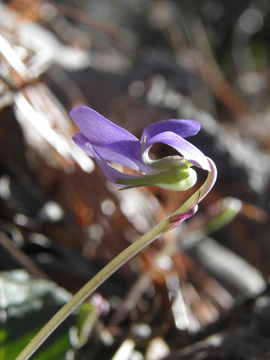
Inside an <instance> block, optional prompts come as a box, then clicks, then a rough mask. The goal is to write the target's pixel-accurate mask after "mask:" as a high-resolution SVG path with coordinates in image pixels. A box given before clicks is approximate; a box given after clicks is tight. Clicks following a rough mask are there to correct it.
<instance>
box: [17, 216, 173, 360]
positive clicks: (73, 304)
mask: <svg viewBox="0 0 270 360" xmlns="http://www.w3.org/2000/svg"><path fill="white" fill-rule="evenodd" d="M170 227H171V224H170V223H169V222H168V220H167V219H166V220H164V221H162V222H161V223H159V224H158V225H156V226H155V227H154V228H152V229H151V230H150V231H148V232H147V233H146V234H144V235H143V236H142V237H140V238H139V239H138V240H136V241H135V242H134V243H132V244H131V245H130V246H129V247H127V248H126V249H125V250H123V251H122V252H121V253H120V254H119V255H117V256H116V257H115V258H114V259H113V260H112V261H111V262H110V263H109V264H107V265H106V266H105V267H104V268H103V269H102V270H101V271H100V272H99V273H97V274H96V275H95V276H94V277H93V278H92V279H91V280H90V281H88V283H86V284H85V285H84V286H83V287H82V288H81V290H79V291H78V292H77V293H76V294H75V295H74V296H73V297H72V298H71V300H70V301H69V302H68V303H67V304H65V305H64V306H63V307H62V308H61V309H60V310H59V311H58V312H57V313H56V314H55V315H54V316H53V317H52V318H51V319H50V320H49V321H48V323H47V324H46V325H45V326H44V327H43V328H42V329H41V330H40V332H39V333H38V334H37V335H36V336H35V337H34V338H33V339H32V341H31V342H30V343H29V344H28V345H27V346H26V347H25V348H24V350H23V351H22V352H21V353H20V354H19V355H18V357H17V358H16V360H27V359H29V357H30V356H31V355H32V354H33V353H34V352H35V351H36V350H37V349H38V348H39V347H40V345H41V344H42V343H43V342H44V341H45V340H46V339H47V338H48V337H49V335H50V334H51V333H52V332H53V331H54V330H55V329H56V328H57V327H58V326H59V325H60V324H61V323H62V322H63V321H64V320H65V319H66V318H67V317H68V316H69V315H70V314H71V313H72V312H73V311H74V310H75V309H76V308H77V307H78V306H79V305H80V304H81V303H82V302H83V301H84V300H85V299H86V298H87V297H88V296H89V295H91V294H92V293H93V291H95V290H96V289H97V288H98V287H99V286H100V285H101V284H102V283H103V282H104V281H105V280H106V279H107V278H108V277H109V276H110V275H112V274H113V273H114V272H115V271H116V270H117V269H119V267H121V266H122V265H123V264H125V263H126V262H127V261H128V260H129V259H130V258H131V257H133V256H134V255H136V254H137V253H138V252H140V251H141V250H142V249H143V248H144V247H146V246H147V245H149V244H150V243H151V242H152V241H154V240H155V239H156V238H157V237H158V236H159V235H160V234H162V233H163V232H165V231H167V230H169V228H170Z"/></svg>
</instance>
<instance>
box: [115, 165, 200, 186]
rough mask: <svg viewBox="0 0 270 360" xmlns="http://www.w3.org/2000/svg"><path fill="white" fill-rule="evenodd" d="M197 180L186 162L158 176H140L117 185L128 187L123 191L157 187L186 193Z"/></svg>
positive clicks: (120, 181) (118, 181) (119, 181)
mask: <svg viewBox="0 0 270 360" xmlns="http://www.w3.org/2000/svg"><path fill="white" fill-rule="evenodd" d="M196 180H197V176H196V172H195V171H194V170H193V169H191V165H190V163H189V162H185V163H184V164H182V165H180V166H173V167H171V168H170V169H166V170H165V171H161V172H159V173H156V174H150V175H140V176H138V177H137V178H133V179H124V180H117V181H116V183H117V184H119V185H127V186H126V187H125V188H124V189H122V190H125V189H130V188H133V187H140V186H149V185H157V186H159V187H162V188H165V189H169V190H174V191H184V190H187V189H189V188H190V187H192V186H193V185H194V184H195V183H196Z"/></svg>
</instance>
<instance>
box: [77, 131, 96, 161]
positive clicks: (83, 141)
mask: <svg viewBox="0 0 270 360" xmlns="http://www.w3.org/2000/svg"><path fill="white" fill-rule="evenodd" d="M72 139H73V140H74V142H75V143H76V144H77V145H79V147H80V148H81V149H82V150H83V151H84V152H86V154H87V155H89V156H91V157H95V153H94V151H93V148H92V145H91V144H90V142H89V140H88V139H87V137H86V136H84V135H83V133H77V134H75V135H74V136H72Z"/></svg>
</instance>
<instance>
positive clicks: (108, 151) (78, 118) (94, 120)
mask: <svg viewBox="0 0 270 360" xmlns="http://www.w3.org/2000/svg"><path fill="white" fill-rule="evenodd" d="M70 116H71V118H72V120H73V121H74V122H75V123H76V124H77V126H78V127H79V128H80V129H81V131H82V133H80V135H76V136H75V139H74V140H75V142H76V143H77V144H78V145H79V146H80V147H81V148H82V149H83V150H85V148H88V143H89V144H91V146H92V147H93V148H95V149H96V150H97V151H98V153H99V155H100V156H101V157H102V158H104V159H105V160H108V161H115V162H117V163H120V164H123V165H125V166H128V167H130V168H132V169H136V170H138V169H141V170H144V169H145V165H144V164H143V163H142V160H141V144H140V142H139V140H138V139H137V138H136V137H135V136H134V135H132V134H130V133H129V132H128V131H127V130H125V129H123V128H121V127H120V126H118V125H115V124H114V123H112V122H111V121H109V120H108V119H106V118H105V117H103V116H102V115H100V114H99V113H98V112H96V111H94V110H92V109H91V108H89V107H87V106H78V107H76V108H74V109H73V110H72V111H71V113H70ZM82 135H83V136H82ZM87 153H88V154H89V155H90V156H92V155H91V151H90V153H89V151H88V152H87Z"/></svg>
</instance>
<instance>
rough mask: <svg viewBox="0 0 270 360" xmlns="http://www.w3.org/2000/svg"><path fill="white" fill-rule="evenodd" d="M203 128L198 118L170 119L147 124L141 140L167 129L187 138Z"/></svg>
mask: <svg viewBox="0 0 270 360" xmlns="http://www.w3.org/2000/svg"><path fill="white" fill-rule="evenodd" d="M200 129H201V124H200V123H199V122H198V121H196V120H186V119H170V120H163V121H158V122H156V123H153V124H151V125H149V126H147V127H146V128H145V130H144V132H143V134H142V137H141V140H142V139H144V137H146V139H148V138H152V137H154V136H155V135H158V134H160V133H162V132H165V131H172V132H173V133H175V134H177V135H179V136H181V137H182V138H186V137H189V136H193V135H196V134H197V132H198V131H200Z"/></svg>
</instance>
